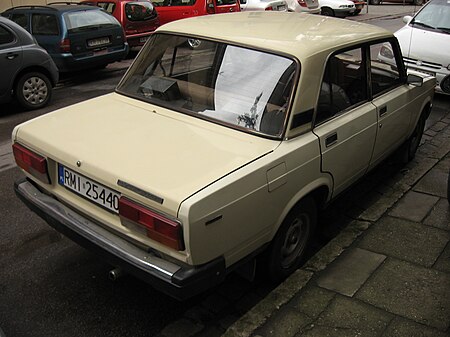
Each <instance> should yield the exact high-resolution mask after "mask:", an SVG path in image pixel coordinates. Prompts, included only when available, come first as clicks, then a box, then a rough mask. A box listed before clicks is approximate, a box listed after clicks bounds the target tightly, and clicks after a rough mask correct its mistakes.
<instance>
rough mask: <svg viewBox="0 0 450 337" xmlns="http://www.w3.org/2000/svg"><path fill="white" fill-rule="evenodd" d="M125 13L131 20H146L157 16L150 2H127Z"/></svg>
mask: <svg viewBox="0 0 450 337" xmlns="http://www.w3.org/2000/svg"><path fill="white" fill-rule="evenodd" d="M125 14H126V16H127V19H128V20H130V21H146V20H150V19H152V18H153V17H154V16H155V14H154V8H153V5H152V4H151V3H150V2H128V3H126V4H125Z"/></svg>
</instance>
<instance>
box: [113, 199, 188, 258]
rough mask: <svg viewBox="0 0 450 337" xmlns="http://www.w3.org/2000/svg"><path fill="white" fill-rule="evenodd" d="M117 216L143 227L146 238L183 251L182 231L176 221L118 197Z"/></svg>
mask: <svg viewBox="0 0 450 337" xmlns="http://www.w3.org/2000/svg"><path fill="white" fill-rule="evenodd" d="M119 215H120V217H121V219H122V221H123V220H129V221H132V222H134V223H136V224H138V225H141V226H144V227H145V229H146V230H147V236H148V237H149V238H151V239H153V240H155V241H158V242H160V243H162V244H163V245H166V246H168V247H170V248H173V249H176V250H184V243H183V231H182V227H181V224H180V223H179V222H178V221H175V220H171V219H168V218H166V217H164V216H163V215H161V214H158V213H156V212H153V211H151V210H149V209H148V208H145V207H143V206H141V205H139V204H137V203H134V202H133V201H131V200H129V199H127V198H124V197H120V199H119Z"/></svg>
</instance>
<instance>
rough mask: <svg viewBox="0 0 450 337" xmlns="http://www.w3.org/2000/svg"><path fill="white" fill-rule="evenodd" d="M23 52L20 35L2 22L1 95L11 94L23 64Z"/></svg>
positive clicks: (0, 51) (0, 49)
mask: <svg viewBox="0 0 450 337" xmlns="http://www.w3.org/2000/svg"><path fill="white" fill-rule="evenodd" d="M22 53H23V52H22V46H21V43H20V40H19V37H18V36H17V35H16V34H15V33H14V31H13V30H12V29H10V28H9V27H8V26H7V25H5V24H3V23H0V69H1V74H2V75H1V78H0V97H4V96H6V95H10V92H11V88H12V86H13V82H14V78H15V77H16V74H17V73H18V72H19V71H20V68H21V66H22Z"/></svg>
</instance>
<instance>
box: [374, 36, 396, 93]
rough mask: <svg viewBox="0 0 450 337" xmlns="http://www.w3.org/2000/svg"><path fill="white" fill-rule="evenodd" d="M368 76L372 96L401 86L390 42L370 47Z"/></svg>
mask: <svg viewBox="0 0 450 337" xmlns="http://www.w3.org/2000/svg"><path fill="white" fill-rule="evenodd" d="M370 75H371V81H370V82H371V85H372V95H373V96H376V95H378V94H380V93H382V92H385V91H387V90H389V89H392V88H394V87H396V86H398V85H399V84H401V79H400V73H399V70H398V66H397V61H396V59H395V54H394V48H393V47H392V44H391V43H390V42H384V43H377V44H374V45H371V46H370Z"/></svg>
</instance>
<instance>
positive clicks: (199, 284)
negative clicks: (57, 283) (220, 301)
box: [14, 179, 225, 300]
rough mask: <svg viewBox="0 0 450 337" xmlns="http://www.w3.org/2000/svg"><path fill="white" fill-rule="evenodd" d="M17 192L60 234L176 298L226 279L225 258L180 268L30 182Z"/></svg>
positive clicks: (16, 186)
mask: <svg viewBox="0 0 450 337" xmlns="http://www.w3.org/2000/svg"><path fill="white" fill-rule="evenodd" d="M14 190H15V192H16V194H17V196H18V197H19V198H20V199H21V200H22V201H23V202H24V203H25V204H26V205H27V206H28V207H29V208H30V209H31V210H32V211H34V212H35V213H37V214H38V215H39V216H40V217H41V218H43V219H44V220H45V221H47V223H48V224H49V225H50V226H52V227H53V228H55V229H56V230H57V231H59V232H61V233H62V234H64V235H66V236H67V237H69V238H70V239H71V240H73V241H75V242H76V243H78V244H79V245H81V246H83V247H85V248H87V249H88V250H91V251H93V252H94V253H96V254H97V255H99V256H101V257H102V258H103V259H104V260H106V261H107V262H109V263H111V264H112V265H114V266H116V267H121V268H122V269H123V270H125V271H126V272H128V273H130V274H133V275H135V276H136V277H138V278H140V279H142V280H143V281H145V282H147V283H149V284H151V285H152V286H153V287H155V288H156V289H158V290H160V291H162V292H164V293H166V294H168V295H170V296H172V297H174V298H176V299H179V300H183V299H187V298H189V297H192V296H194V295H197V294H199V293H201V292H203V291H205V290H206V289H208V288H211V287H213V286H215V285H217V284H219V283H220V282H222V281H223V280H224V278H225V260H224V259H223V258H222V257H221V258H217V259H215V260H213V261H211V262H209V263H207V264H205V265H202V266H199V267H186V266H183V265H181V264H180V265H178V264H176V263H173V262H170V261H167V260H164V259H162V258H160V257H158V256H156V255H155V254H152V253H149V252H147V251H145V250H143V249H141V248H139V247H137V246H135V245H133V244H132V243H130V242H128V241H126V240H125V239H123V238H121V237H119V236H117V235H115V234H114V233H112V232H110V231H108V230H107V229H105V228H103V227H102V226H100V225H98V224H97V223H95V222H93V221H92V220H90V219H88V218H86V217H84V216H83V215H81V214H79V213H77V212H75V211H73V210H72V209H71V208H69V207H67V206H65V205H64V204H62V203H61V202H59V201H58V200H56V199H54V198H52V197H51V196H48V195H47V194H44V193H42V192H41V191H40V190H39V189H37V188H36V187H35V186H34V185H33V184H32V183H31V182H30V181H28V180H26V179H24V180H21V181H18V182H16V183H15V184H14Z"/></svg>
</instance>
